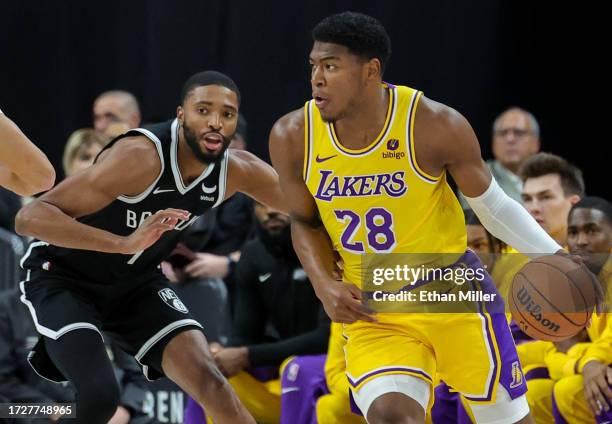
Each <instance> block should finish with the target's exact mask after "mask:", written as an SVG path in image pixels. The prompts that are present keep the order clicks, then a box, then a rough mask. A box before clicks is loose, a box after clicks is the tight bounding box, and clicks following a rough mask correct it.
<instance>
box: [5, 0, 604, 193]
mask: <svg viewBox="0 0 612 424" xmlns="http://www.w3.org/2000/svg"><path fill="white" fill-rule="evenodd" d="M538 3H548V2H536V1H532V2H527V1H510V0H509V1H501V0H465V1H461V0H447V1H444V0H427V1H407V0H403V1H377V2H375V1H352V2H343V1H337V0H332V1H310V2H303V3H298V2H290V1H227V0H226V1H223V0H206V1H204V0H200V1H196V0H177V1H164V0H150V1H145V0H130V1H118V0H105V1H100V0H92V1H73V0H70V1H69V0H64V1H52V0H48V1H43V0H29V1H7V0H0V63H1V65H0V107H2V108H3V109H4V110H5V112H6V113H7V114H8V115H9V116H10V117H11V118H13V119H14V120H15V121H16V122H17V123H19V124H20V126H21V127H22V128H23V129H24V131H25V132H26V133H27V134H28V135H29V136H30V137H31V138H32V139H33V140H35V141H36V143H38V144H39V145H40V146H41V147H42V148H43V150H44V151H45V152H46V153H47V154H48V155H49V156H50V158H51V159H52V161H53V163H54V165H55V166H56V168H58V169H59V168H60V157H61V152H62V148H63V144H64V142H65V140H66V138H67V137H68V135H69V134H70V133H71V132H72V131H73V130H75V129H77V128H79V127H84V126H89V125H91V104H92V101H93V99H94V98H95V96H96V95H97V94H98V93H100V92H101V91H103V90H108V89H114V88H121V89H125V90H129V91H132V92H133V93H134V94H135V95H136V96H137V97H138V98H139V100H140V101H141V104H142V109H143V115H144V118H145V120H146V121H155V120H159V119H166V118H169V117H172V116H173V115H174V113H175V108H176V105H177V104H178V94H179V91H180V87H181V85H182V83H183V81H184V80H185V79H186V78H187V77H188V76H189V75H191V74H192V73H194V72H197V71H199V70H204V69H219V70H222V71H224V72H226V73H228V74H229V75H230V76H232V77H233V78H234V79H235V80H236V82H237V83H238V84H239V86H240V87H241V90H242V93H243V108H242V111H243V112H244V114H245V116H246V117H247V119H248V121H249V142H250V148H251V150H252V151H253V152H255V153H256V154H258V155H260V156H261V157H264V158H267V135H268V132H269V129H270V127H271V126H272V124H273V123H274V121H275V120H276V119H277V118H279V117H280V116H282V115H283V114H284V113H286V112H288V111H290V110H293V109H296V108H299V107H300V106H301V105H302V104H303V102H304V101H305V100H307V99H308V97H309V93H310V86H309V78H308V66H307V63H308V62H307V58H308V52H309V50H310V47H311V40H310V34H309V31H310V29H311V28H312V27H313V25H314V24H316V22H318V21H319V20H320V19H321V18H323V17H324V16H326V15H327V14H330V13H332V12H337V11H342V10H357V11H362V12H365V13H369V14H372V15H373V16H376V17H377V18H379V19H380V20H381V21H382V22H383V24H384V25H385V26H386V27H387V30H388V31H389V33H390V35H391V38H392V41H393V56H392V59H391V62H390V66H389V68H388V71H387V74H386V75H385V79H386V80H387V81H390V82H393V83H396V84H404V85H410V86H413V87H416V88H419V89H421V90H423V91H425V93H426V95H428V96H429V97H431V98H434V99H436V100H438V101H441V102H444V103H446V104H448V105H450V106H452V107H454V108H456V109H458V110H459V111H460V112H461V113H463V114H464V115H465V116H466V117H467V118H468V119H469V120H470V122H471V123H472V125H473V126H474V128H475V130H476V133H477V134H478V136H479V139H480V142H481V146H482V150H483V155H484V156H485V157H490V146H489V145H490V132H491V123H492V121H493V119H494V117H495V116H496V115H497V114H498V113H499V112H500V111H501V110H503V109H504V108H506V107H507V106H510V105H518V106H521V107H524V108H526V109H528V110H531V111H532V112H533V113H534V114H535V115H536V117H537V118H538V119H539V121H540V124H541V127H542V138H543V150H545V151H552V152H554V153H558V154H561V155H563V156H565V157H567V158H568V159H570V160H571V161H573V162H574V163H576V164H577V165H579V166H580V167H581V168H582V169H583V170H584V173H585V177H586V181H587V189H588V191H589V192H590V194H599V195H604V196H607V197H610V196H608V193H609V188H608V181H609V172H608V170H607V168H606V166H608V163H609V161H608V158H609V155H607V156H606V154H605V153H603V152H604V149H605V146H606V143H609V142H608V137H607V134H605V130H607V125H606V124H607V122H606V115H604V113H605V111H603V112H598V111H600V110H602V108H600V107H595V106H594V105H593V103H592V101H591V100H586V99H587V97H589V95H590V94H591V95H593V93H596V92H597V91H599V90H600V89H599V81H600V80H599V79H598V78H597V77H596V76H595V74H594V72H595V70H596V69H597V68H598V67H599V65H598V63H599V61H600V57H601V56H600V54H601V53H603V51H601V53H600V54H598V53H597V47H596V45H595V44H594V41H596V40H597V35H598V34H597V25H596V24H595V19H596V17H597V15H598V12H597V11H593V10H589V9H588V6H586V5H576V4H571V5H567V6H559V5H558V4H555V5H554V6H553V4H546V5H543V4H538ZM560 7H561V8H564V9H560ZM586 19H588V21H586ZM585 23H586V24H587V25H588V27H587V28H586V29H582V28H581V29H577V28H578V27H579V26H580V25H584V24H585ZM593 52H594V53H593ZM603 109H605V106H604V107H603Z"/></svg>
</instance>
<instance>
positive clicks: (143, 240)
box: [121, 208, 190, 255]
mask: <svg viewBox="0 0 612 424" xmlns="http://www.w3.org/2000/svg"><path fill="white" fill-rule="evenodd" d="M189 215H190V213H189V212H187V211H185V210H182V209H173V208H168V209H164V210H161V211H159V212H156V213H154V214H153V215H151V216H150V217H148V218H147V219H145V220H144V222H143V223H142V224H140V225H139V226H138V228H137V229H136V230H135V231H134V232H133V233H132V234H130V235H129V236H127V237H125V238H124V240H123V243H122V246H121V253H123V254H124V255H133V254H136V253H138V252H141V251H143V250H145V249H147V248H148V247H150V246H151V245H153V244H154V243H155V242H156V241H157V240H159V238H160V237H161V236H162V234H164V233H165V232H166V231H170V230H173V229H174V227H176V226H177V224H178V223H179V222H180V221H186V220H188V219H189Z"/></svg>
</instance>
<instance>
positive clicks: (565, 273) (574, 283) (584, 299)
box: [525, 260, 593, 325]
mask: <svg viewBox="0 0 612 424" xmlns="http://www.w3.org/2000/svg"><path fill="white" fill-rule="evenodd" d="M531 263H537V264H542V265H546V266H550V267H551V268H553V269H556V270H557V271H559V272H560V273H561V274H563V275H564V276H565V278H567V280H568V281H570V282H571V283H572V285H573V286H574V287H575V288H576V290H577V291H578V293H580V296H581V297H582V300H583V304H584V306H585V312H588V311H586V307H587V306H588V302H587V300H586V297H585V296H584V294H583V293H582V290H581V288H580V286H579V285H578V284H577V283H576V282H575V281H574V280H573V279H572V278H571V277H570V276H569V273H571V272H574V271H575V270H582V271H585V269H584V268H586V267H584V265H579V266H578V267H577V268H576V269H574V270H571V271H567V272H565V271H563V270H562V269H561V268H559V267H558V266H555V265H553V264H550V263H548V262H542V261H538V260H535V261H532V262H531ZM528 265H529V264H528ZM528 265H527V266H528ZM583 267H584V268H583ZM586 271H587V276H588V277H589V282H590V283H591V286H592V285H593V281H592V280H593V279H592V277H591V273H590V272H589V271H588V270H586ZM525 279H526V280H527V281H529V282H531V280H529V279H528V278H527V277H525ZM577 312H579V311H577ZM585 325H586V322H585Z"/></svg>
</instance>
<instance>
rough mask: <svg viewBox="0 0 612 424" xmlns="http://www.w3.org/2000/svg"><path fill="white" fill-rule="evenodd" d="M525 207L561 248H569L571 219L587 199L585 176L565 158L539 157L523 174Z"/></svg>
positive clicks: (528, 161)
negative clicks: (570, 216)
mask: <svg viewBox="0 0 612 424" xmlns="http://www.w3.org/2000/svg"><path fill="white" fill-rule="evenodd" d="M519 173H520V176H521V180H522V181H523V192H522V194H521V197H522V203H523V206H525V208H526V209H527V210H528V211H529V213H530V214H531V216H533V217H534V218H535V220H536V221H537V222H538V223H539V224H540V225H541V226H542V228H544V230H546V232H547V233H548V234H549V235H550V236H551V237H552V238H554V239H555V241H556V242H557V243H559V244H560V245H561V246H565V245H566V239H567V216H568V214H569V211H570V209H571V208H572V205H574V204H576V202H578V201H579V200H580V198H581V197H583V196H584V180H583V179H582V172H581V171H580V170H579V169H578V168H576V167H575V166H574V165H572V164H570V163H568V162H567V161H566V160H565V159H563V158H562V157H559V156H556V155H553V154H550V153H538V154H537V155H535V156H532V157H531V158H529V159H528V160H527V161H526V162H525V163H524V164H523V165H522V166H521V169H520V171H519Z"/></svg>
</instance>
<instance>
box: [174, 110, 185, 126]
mask: <svg viewBox="0 0 612 424" xmlns="http://www.w3.org/2000/svg"><path fill="white" fill-rule="evenodd" d="M176 117H177V118H178V121H179V124H181V125H183V121H184V119H185V112H184V111H183V106H177V108H176Z"/></svg>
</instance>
